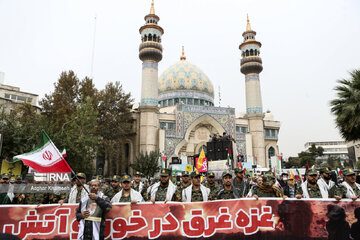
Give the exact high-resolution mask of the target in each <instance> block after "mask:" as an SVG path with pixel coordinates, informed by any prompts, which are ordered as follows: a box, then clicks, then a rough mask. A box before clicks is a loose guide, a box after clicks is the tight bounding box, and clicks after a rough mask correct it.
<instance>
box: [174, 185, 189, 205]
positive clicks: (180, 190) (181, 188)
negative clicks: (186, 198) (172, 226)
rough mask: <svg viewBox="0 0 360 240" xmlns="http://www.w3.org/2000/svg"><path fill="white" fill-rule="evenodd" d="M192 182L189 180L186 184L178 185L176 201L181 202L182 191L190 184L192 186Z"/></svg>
mask: <svg viewBox="0 0 360 240" xmlns="http://www.w3.org/2000/svg"><path fill="white" fill-rule="evenodd" d="M190 184H191V182H190V181H189V182H188V184H186V185H184V184H183V183H181V184H180V186H178V187H177V188H176V193H175V194H176V201H178V202H181V200H182V191H183V190H184V189H185V188H187V187H188V186H190Z"/></svg>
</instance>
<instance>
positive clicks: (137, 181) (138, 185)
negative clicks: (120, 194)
mask: <svg viewBox="0 0 360 240" xmlns="http://www.w3.org/2000/svg"><path fill="white" fill-rule="evenodd" d="M141 176H142V174H141V173H140V172H139V171H136V172H135V175H134V177H133V182H132V185H131V188H132V189H134V190H135V191H137V192H139V193H140V194H141V196H143V198H144V199H145V200H148V197H147V194H146V192H147V186H146V185H145V184H143V183H142V182H141Z"/></svg>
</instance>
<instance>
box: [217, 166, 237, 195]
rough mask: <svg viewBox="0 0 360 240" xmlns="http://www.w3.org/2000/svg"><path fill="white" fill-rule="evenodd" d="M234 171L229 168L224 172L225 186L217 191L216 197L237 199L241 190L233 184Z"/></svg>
mask: <svg viewBox="0 0 360 240" xmlns="http://www.w3.org/2000/svg"><path fill="white" fill-rule="evenodd" d="M232 180H233V179H232V172H231V171H229V170H227V171H224V172H223V173H222V181H223V187H222V188H221V189H220V190H219V191H218V192H217V196H216V199H215V200H217V199H236V198H239V192H238V190H237V189H236V188H234V185H233V184H232Z"/></svg>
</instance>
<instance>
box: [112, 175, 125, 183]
mask: <svg viewBox="0 0 360 240" xmlns="http://www.w3.org/2000/svg"><path fill="white" fill-rule="evenodd" d="M125 176H126V175H125ZM120 180H121V177H120V176H119V175H114V176H113V177H112V179H111V181H114V182H120Z"/></svg>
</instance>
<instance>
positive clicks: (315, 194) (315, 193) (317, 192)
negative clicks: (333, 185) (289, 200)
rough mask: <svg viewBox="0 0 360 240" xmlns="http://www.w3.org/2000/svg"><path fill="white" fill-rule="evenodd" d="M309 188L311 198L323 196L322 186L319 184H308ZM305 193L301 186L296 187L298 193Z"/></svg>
mask: <svg viewBox="0 0 360 240" xmlns="http://www.w3.org/2000/svg"><path fill="white" fill-rule="evenodd" d="M307 190H308V193H309V197H310V198H322V195H321V191H320V188H319V186H318V185H317V184H315V187H310V186H309V185H307ZM303 193H304V192H303V190H302V188H301V186H300V187H299V188H297V189H296V195H302V194H303Z"/></svg>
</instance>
